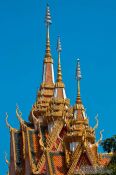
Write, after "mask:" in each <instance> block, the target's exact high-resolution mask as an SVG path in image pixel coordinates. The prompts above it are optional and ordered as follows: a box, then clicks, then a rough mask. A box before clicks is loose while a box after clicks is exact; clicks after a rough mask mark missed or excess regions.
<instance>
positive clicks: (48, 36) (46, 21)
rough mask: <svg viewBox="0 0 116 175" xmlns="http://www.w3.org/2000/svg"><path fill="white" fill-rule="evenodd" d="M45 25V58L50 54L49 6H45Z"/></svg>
mask: <svg viewBox="0 0 116 175" xmlns="http://www.w3.org/2000/svg"><path fill="white" fill-rule="evenodd" d="M45 23H46V27H47V28H46V53H45V57H51V53H50V31H49V30H50V24H51V23H52V21H51V15H50V8H49V5H48V4H47V8H46V17H45Z"/></svg>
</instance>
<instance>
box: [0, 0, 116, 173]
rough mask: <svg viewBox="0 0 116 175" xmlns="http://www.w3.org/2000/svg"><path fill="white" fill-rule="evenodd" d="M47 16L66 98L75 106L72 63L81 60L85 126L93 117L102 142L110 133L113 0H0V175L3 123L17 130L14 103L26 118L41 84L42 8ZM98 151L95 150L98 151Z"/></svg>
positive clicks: (5, 147) (5, 136)
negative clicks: (59, 49) (59, 44)
mask: <svg viewBox="0 0 116 175" xmlns="http://www.w3.org/2000/svg"><path fill="white" fill-rule="evenodd" d="M47 2H48V3H49V5H50V9H51V16H52V25H51V30H50V32H51V50H52V56H53V59H54V69H55V74H56V70H57V52H56V41H57V36H58V35H59V34H60V36H61V42H62V54H61V62H62V72H63V81H64V82H65V85H66V93H67V97H69V98H70V99H71V104H72V105H73V104H74V103H75V99H76V94H77V83H76V80H75V69H76V60H77V58H78V57H79V58H80V60H81V69H82V75H83V80H82V81H81V96H82V100H83V103H84V106H85V108H86V110H87V114H88V117H89V120H90V124H91V126H94V124H95V120H94V117H95V115H96V114H97V113H98V114H99V128H98V130H97V133H96V135H97V139H98V138H99V131H100V130H101V129H104V139H105V138H107V137H110V136H112V135H114V134H116V127H115V122H116V116H115V113H116V112H115V110H116V102H115V101H116V100H115V99H116V78H115V76H116V1H115V0H94V1H93V0H68V1H67V0H61V1H59V0H49V1H42V0H20V1H19V0H17V1H16V0H10V1H9V0H4V1H2V0H0V82H1V83H0V133H1V141H0V150H1V151H0V154H1V155H0V165H1V167H2V168H0V175H3V174H5V173H6V171H7V166H6V165H5V160H4V152H5V151H6V152H7V153H8V158H9V146H10V142H9V130H8V129H7V128H6V125H5V122H4V120H5V112H8V114H9V122H10V123H11V125H12V126H13V127H16V128H17V127H19V123H18V120H17V119H16V116H15V107H16V103H18V104H19V107H20V109H21V110H22V112H23V118H24V119H25V120H27V119H28V115H29V112H30V109H31V106H32V104H33V103H34V101H35V98H36V92H37V89H38V88H39V85H40V83H41V80H42V64H43V58H44V53H45V23H44V17H45V9H46V3H47ZM100 150H101V149H100Z"/></svg>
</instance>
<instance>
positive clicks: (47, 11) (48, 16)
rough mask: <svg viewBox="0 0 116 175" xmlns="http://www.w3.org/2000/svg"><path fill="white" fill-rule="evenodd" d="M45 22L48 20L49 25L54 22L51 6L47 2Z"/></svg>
mask: <svg viewBox="0 0 116 175" xmlns="http://www.w3.org/2000/svg"><path fill="white" fill-rule="evenodd" d="M45 22H46V24H47V25H50V24H51V23H52V21H51V14H50V7H49V5H48V4H47V7H46V17H45Z"/></svg>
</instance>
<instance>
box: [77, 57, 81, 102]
mask: <svg viewBox="0 0 116 175" xmlns="http://www.w3.org/2000/svg"><path fill="white" fill-rule="evenodd" d="M76 79H77V82H78V92H77V100H76V102H77V103H81V93H80V80H81V79H82V75H81V68H80V59H77V69H76Z"/></svg>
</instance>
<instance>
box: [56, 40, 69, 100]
mask: <svg viewBox="0 0 116 175" xmlns="http://www.w3.org/2000/svg"><path fill="white" fill-rule="evenodd" d="M61 51H62V48H61V41H60V37H58V42H57V52H58V68H57V81H56V83H55V91H54V97H58V98H63V99H65V98H66V93H65V86H64V83H63V82H62V70H61V61H60V55H61Z"/></svg>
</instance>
